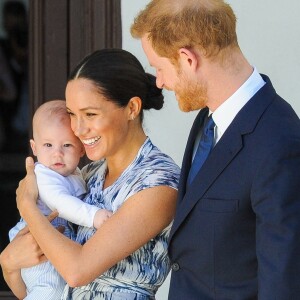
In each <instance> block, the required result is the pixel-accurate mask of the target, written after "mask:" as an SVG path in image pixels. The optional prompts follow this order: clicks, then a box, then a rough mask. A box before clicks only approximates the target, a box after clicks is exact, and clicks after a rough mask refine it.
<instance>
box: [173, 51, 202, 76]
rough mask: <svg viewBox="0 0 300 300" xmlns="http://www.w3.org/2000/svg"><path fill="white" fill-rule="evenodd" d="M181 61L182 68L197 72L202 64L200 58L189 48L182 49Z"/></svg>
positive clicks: (180, 53)
mask: <svg viewBox="0 0 300 300" xmlns="http://www.w3.org/2000/svg"><path fill="white" fill-rule="evenodd" d="M178 51H179V60H180V65H181V66H182V67H187V68H191V69H192V71H196V70H197V68H198V67H199V64H200V57H199V55H197V53H196V52H195V51H193V50H190V49H187V48H180V49H179V50H178Z"/></svg>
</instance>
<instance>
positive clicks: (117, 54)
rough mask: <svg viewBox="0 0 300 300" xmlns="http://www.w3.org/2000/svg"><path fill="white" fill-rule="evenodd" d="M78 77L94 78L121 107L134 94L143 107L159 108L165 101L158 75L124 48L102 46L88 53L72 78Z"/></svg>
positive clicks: (106, 94)
mask: <svg viewBox="0 0 300 300" xmlns="http://www.w3.org/2000/svg"><path fill="white" fill-rule="evenodd" d="M76 78H84V79H88V80H91V81H93V82H94V83H95V85H96V86H97V87H99V91H100V92H101V94H103V95H104V96H105V97H106V98H107V99H108V100H109V101H112V102H114V103H115V104H117V105H118V106H119V107H125V106H126V105H127V104H128V102H129V100H130V99H131V98H132V97H139V98H141V100H142V110H144V109H146V110H147V109H151V108H154V109H157V110H158V109H161V108H162V106H163V103H164V100H163V98H164V97H163V95H162V90H161V89H159V88H158V87H156V78H155V76H153V75H151V74H149V73H146V72H145V70H144V68H143V66H142V65H141V63H140V62H139V61H138V59H137V58H136V57H135V56H134V55H132V54H131V53H129V52H128V51H125V50H123V49H102V50H97V51H95V52H93V53H92V54H90V55H88V56H87V57H85V58H84V59H83V60H82V61H81V62H80V63H79V64H78V65H77V66H76V67H75V69H74V70H73V71H72V72H71V74H70V76H69V81H70V80H73V79H76ZM142 118H143V113H142V111H141V119H142Z"/></svg>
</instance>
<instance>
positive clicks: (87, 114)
mask: <svg viewBox="0 0 300 300" xmlns="http://www.w3.org/2000/svg"><path fill="white" fill-rule="evenodd" d="M95 115H96V114H94V113H86V116H87V117H93V116H95Z"/></svg>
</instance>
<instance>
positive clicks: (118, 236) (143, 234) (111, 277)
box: [0, 49, 179, 299]
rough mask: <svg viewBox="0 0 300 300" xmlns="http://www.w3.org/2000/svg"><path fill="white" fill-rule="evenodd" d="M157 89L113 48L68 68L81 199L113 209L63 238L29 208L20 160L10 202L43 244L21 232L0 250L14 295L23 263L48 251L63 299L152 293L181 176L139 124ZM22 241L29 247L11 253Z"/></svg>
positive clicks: (163, 268) (165, 264)
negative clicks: (82, 161) (81, 151)
mask: <svg viewBox="0 0 300 300" xmlns="http://www.w3.org/2000/svg"><path fill="white" fill-rule="evenodd" d="M161 92H162V91H161V90H160V89H158V88H157V87H156V85H155V77H154V76H152V75H150V74H147V73H145V71H144V69H143V68H142V66H141V64H140V63H139V62H138V60H137V59H136V58H135V57H134V56H133V55H131V54H130V53H128V52H127V51H124V50H120V49H106V50H100V51H96V52H94V53H93V54H91V55H90V56H88V57H86V58H85V59H84V60H83V61H82V62H81V63H80V64H79V65H78V66H77V67H76V68H75V70H74V71H73V72H72V74H71V76H70V79H69V81H68V84H67V87H66V104H67V109H68V112H69V114H70V117H71V127H72V129H73V131H74V133H75V135H76V136H78V137H79V138H80V140H81V141H82V143H83V145H84V147H85V150H86V154H87V156H88V158H89V159H91V160H92V161H93V163H91V164H89V165H88V166H87V167H85V168H84V170H83V173H84V177H85V180H86V182H87V185H88V188H89V194H88V196H87V197H86V201H87V202H88V203H91V204H95V205H97V206H99V207H101V208H105V209H108V210H111V211H112V212H113V215H112V217H111V218H109V219H108V220H107V221H106V222H105V223H104V224H103V225H102V227H101V228H100V229H99V230H97V231H95V230H94V229H93V228H87V227H79V229H78V233H77V242H78V243H76V242H74V241H71V240H69V239H67V238H65V237H64V236H63V235H62V234H60V232H58V231H57V230H55V229H54V228H53V227H52V226H51V225H50V223H49V222H48V220H47V219H46V218H45V217H44V216H43V215H42V214H41V213H40V212H39V210H38V209H37V207H36V204H35V201H36V198H37V187H36V182H35V177H34V173H33V161H32V160H30V159H27V165H26V168H27V176H26V177H25V179H24V180H22V182H21V183H20V185H19V188H18V190H17V205H18V208H19V211H20V214H21V216H22V217H23V218H24V219H25V221H26V222H27V223H28V227H29V230H30V232H31V234H32V236H33V238H34V239H35V240H36V242H37V244H38V245H39V247H40V249H41V250H40V249H39V248H38V247H37V245H36V244H35V243H34V240H33V238H31V236H30V235H28V234H23V235H21V236H20V237H19V238H16V239H15V240H14V241H13V242H12V243H11V244H10V245H8V247H7V248H6V249H5V250H4V251H3V252H2V254H1V257H0V262H1V264H2V268H3V271H4V276H5V279H6V281H7V282H8V284H9V285H10V287H11V288H12V290H13V291H14V293H15V294H16V295H17V296H18V297H20V298H21V297H24V296H25V295H26V291H25V289H24V285H23V284H22V281H21V280H20V268H24V267H27V266H29V265H32V264H35V263H37V262H38V261H43V260H44V259H45V258H44V256H43V255H45V256H46V257H47V258H48V259H49V260H50V262H51V263H52V264H53V265H54V266H55V267H56V269H57V270H58V272H59V273H60V274H61V275H62V277H63V278H64V279H65V280H66V282H67V283H68V285H67V286H66V288H65V291H64V294H63V299H154V295H155V293H156V291H157V288H158V287H159V286H160V285H161V284H162V283H163V281H164V280H165V278H166V276H167V274H168V272H169V267H170V264H169V259H168V256H167V239H168V235H169V230H170V223H171V221H172V219H173V217H174V210H175V202H176V194H177V190H176V189H177V185H178V178H179V168H178V167H177V166H176V165H175V163H174V162H173V161H172V159H171V158H169V157H168V156H166V155H165V154H163V153H161V152H160V150H158V149H157V148H156V147H155V146H154V145H153V144H152V143H151V141H150V139H149V138H148V137H147V136H146V135H145V133H144V130H143V128H142V119H143V110H144V109H151V108H154V109H160V108H161V107H162V105H163V96H162V93H161ZM28 244H30V247H32V248H34V251H33V252H34V253H35V255H32V254H30V253H29V252H28V251H25V253H22V255H21V254H20V253H19V254H18V251H19V249H25V247H27V248H28V247H29V246H28ZM42 253H43V254H42Z"/></svg>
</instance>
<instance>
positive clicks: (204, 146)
mask: <svg viewBox="0 0 300 300" xmlns="http://www.w3.org/2000/svg"><path fill="white" fill-rule="evenodd" d="M214 127H215V122H214V120H213V119H212V117H211V115H210V116H209V117H208V119H207V121H206V124H205V125H204V127H203V132H202V136H201V139H200V142H199V145H198V148H197V151H196V154H195V157H194V160H193V162H192V166H191V169H190V172H189V176H188V180H187V183H188V185H190V184H191V183H192V181H193V180H194V178H195V176H196V175H197V173H198V172H199V170H200V169H201V167H202V165H203V163H204V161H205V160H206V159H207V157H208V155H209V153H210V151H211V149H212V148H213V145H214Z"/></svg>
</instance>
